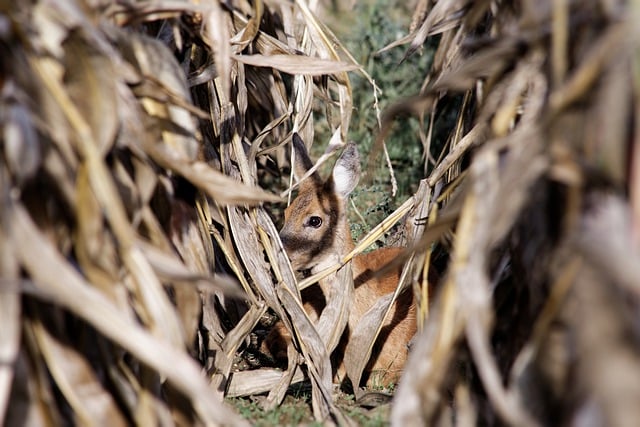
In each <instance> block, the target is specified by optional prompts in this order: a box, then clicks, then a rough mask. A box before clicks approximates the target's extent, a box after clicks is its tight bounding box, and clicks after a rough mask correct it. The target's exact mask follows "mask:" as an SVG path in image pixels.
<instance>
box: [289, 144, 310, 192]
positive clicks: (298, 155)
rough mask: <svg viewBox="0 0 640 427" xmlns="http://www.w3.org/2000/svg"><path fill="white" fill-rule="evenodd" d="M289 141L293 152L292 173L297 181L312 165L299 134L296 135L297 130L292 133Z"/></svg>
mask: <svg viewBox="0 0 640 427" xmlns="http://www.w3.org/2000/svg"><path fill="white" fill-rule="evenodd" d="M291 142H292V144H293V151H294V153H295V155H294V159H293V174H294V175H295V177H296V178H297V179H298V181H299V180H300V179H302V177H303V176H304V175H305V174H306V173H307V172H308V171H309V169H311V168H312V167H313V162H312V161H311V158H310V157H309V153H308V152H307V147H306V146H305V145H304V141H303V140H302V138H300V135H298V133H297V132H294V133H293V138H292V141H291Z"/></svg>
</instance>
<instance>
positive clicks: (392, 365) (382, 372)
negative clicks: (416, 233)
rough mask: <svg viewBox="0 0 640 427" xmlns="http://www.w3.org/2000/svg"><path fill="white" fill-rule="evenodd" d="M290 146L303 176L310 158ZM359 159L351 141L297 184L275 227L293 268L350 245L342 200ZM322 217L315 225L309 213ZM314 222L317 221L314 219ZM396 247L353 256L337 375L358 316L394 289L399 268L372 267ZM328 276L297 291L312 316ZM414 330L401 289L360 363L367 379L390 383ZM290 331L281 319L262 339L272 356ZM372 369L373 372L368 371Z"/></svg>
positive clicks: (407, 296) (316, 263) (320, 262)
mask: <svg viewBox="0 0 640 427" xmlns="http://www.w3.org/2000/svg"><path fill="white" fill-rule="evenodd" d="M294 148H295V149H296V155H297V156H299V158H300V159H301V161H300V162H299V166H298V169H296V175H297V176H302V175H303V174H304V173H305V172H306V170H307V169H308V167H309V165H310V164H311V161H310V160H309V158H308V155H307V154H306V149H305V148H304V145H303V144H302V143H301V141H300V140H298V141H296V140H295V137H294ZM358 175H359V159H358V154H357V150H355V147H354V146H348V147H347V148H346V149H345V151H344V152H343V154H342V156H341V158H340V159H338V161H337V162H336V166H335V167H334V173H333V176H332V177H330V178H329V179H328V180H327V181H326V182H324V183H323V182H322V180H321V179H320V177H319V176H318V175H317V174H313V175H312V176H310V177H309V179H307V180H305V181H304V182H303V183H302V185H301V186H300V190H299V195H298V197H297V198H296V199H295V200H294V201H293V202H292V203H291V205H290V206H289V207H288V208H287V209H286V211H285V225H284V227H283V228H282V231H281V232H280V237H281V240H282V243H283V245H284V247H285V250H286V251H287V254H288V255H289V259H290V260H291V265H292V267H293V268H294V269H295V270H311V272H312V273H316V272H318V271H321V270H323V269H324V268H326V267H328V266H330V265H333V264H335V263H336V262H338V261H339V260H340V259H341V258H342V257H343V256H344V255H346V254H347V253H349V252H350V251H351V250H352V249H353V248H354V243H353V239H352V237H351V232H350V229H349V223H348V221H347V215H346V210H347V200H348V195H349V193H350V192H351V191H352V190H353V188H354V187H355V185H356V183H357V179H358ZM312 217H317V218H320V220H321V226H319V227H314V226H312V225H310V224H313V222H312V220H311V218H312ZM316 222H317V221H316ZM401 250H402V249H401V248H383V249H378V250H375V251H372V252H369V253H366V254H363V255H359V256H357V257H355V258H354V259H353V264H352V270H353V277H354V302H353V309H352V310H351V312H350V313H349V320H348V324H347V329H346V330H345V333H344V335H343V337H342V339H341V342H340V344H339V345H338V348H337V349H336V350H335V351H334V354H333V355H332V364H333V367H334V372H335V373H336V376H337V377H338V379H340V380H341V379H343V378H344V375H345V370H344V363H343V356H344V350H345V348H346V345H347V343H348V340H349V337H350V333H351V331H352V330H353V329H354V327H355V326H356V325H357V324H358V323H359V322H360V319H361V318H362V316H363V315H364V314H365V313H366V312H367V310H369V308H371V306H372V305H373V304H374V303H375V302H376V301H377V300H378V299H379V298H381V297H382V296H384V295H386V294H389V293H391V292H393V291H394V290H395V288H396V286H397V285H398V281H399V278H400V269H397V270H395V271H390V272H389V273H387V274H385V275H384V276H379V275H377V274H376V272H377V271H378V270H379V269H380V268H381V267H383V266H385V265H386V264H387V263H389V262H390V261H391V260H393V259H394V258H395V257H396V256H398V254H399V253H400V251H401ZM329 282H330V280H329V279H325V280H322V281H320V282H319V283H318V284H317V285H314V286H311V287H309V288H307V289H305V290H304V291H303V292H302V300H303V303H304V308H305V310H306V311H307V313H308V314H309V316H310V318H311V319H312V320H316V319H318V318H319V316H320V313H321V311H322V309H323V308H324V306H325V305H326V300H325V297H324V296H325V295H326V290H327V286H329ZM415 331H416V310H415V305H414V303H413V295H412V293H411V291H407V292H404V293H403V294H402V295H401V296H400V297H399V298H398V300H397V301H396V302H395V304H394V306H393V308H392V310H391V312H390V313H389V315H388V317H387V318H386V319H385V322H384V325H383V328H382V331H381V333H380V335H379V337H378V339H377V341H376V343H375V345H374V352H373V354H372V357H371V359H370V361H369V363H368V365H367V367H366V369H365V372H364V375H363V380H364V381H367V383H369V384H372V383H377V384H388V383H395V382H397V380H398V377H399V375H400V373H401V372H402V369H403V367H404V364H405V362H406V359H407V351H408V347H407V346H408V343H409V340H411V338H412V337H413V335H414V334H415ZM290 339H291V337H290V336H289V334H288V332H287V331H286V330H285V328H284V326H283V325H282V324H277V325H276V327H275V328H274V329H273V330H272V332H271V333H270V334H269V336H268V337H267V339H266V340H265V343H264V346H263V348H266V349H267V350H269V352H270V353H271V354H272V355H273V356H274V357H276V358H283V356H284V358H286V345H287V342H289V341H290ZM372 374H374V375H372Z"/></svg>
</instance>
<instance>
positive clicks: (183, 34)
mask: <svg viewBox="0 0 640 427" xmlns="http://www.w3.org/2000/svg"><path fill="white" fill-rule="evenodd" d="M311 3H312V4H308V3H307V2H305V1H302V0H299V1H294V2H282V1H265V2H262V1H254V2H248V1H227V2H217V1H210V2H197V1H191V2H174V1H160V0H158V1H149V2H136V1H119V2H110V1H99V0H98V1H86V0H85V1H83V0H47V1H36V2H30V3H27V2H15V1H8V0H4V1H0V51H1V56H0V58H1V59H0V60H1V61H2V62H1V63H0V91H1V98H0V102H1V107H0V123H1V128H2V134H1V135H2V137H1V139H0V141H1V144H0V147H1V148H2V152H1V154H0V197H1V198H2V202H1V203H0V277H1V279H0V324H1V325H2V327H1V328H0V419H2V420H3V424H4V425H17V424H20V425H22V424H26V425H52V424H53V425H58V424H78V425H94V424H95V425H102V424H107V423H108V424H109V425H128V424H153V425H160V424H161V425H172V424H180V425H191V424H211V425H216V424H228V425H242V424H243V423H246V422H245V421H243V420H242V418H241V417H240V416H239V415H238V414H237V413H236V412H235V411H234V410H233V409H231V408H230V407H229V406H228V405H227V404H226V403H224V397H231V396H247V395H257V394H260V393H268V394H267V397H266V398H265V399H264V401H263V402H262V405H263V406H264V407H266V408H273V407H276V406H277V405H278V404H279V403H280V402H282V400H283V399H284V397H285V394H286V392H287V390H288V387H289V385H290V384H291V383H292V382H297V381H301V380H303V379H305V378H306V379H307V380H308V381H309V382H310V385H311V390H312V392H311V395H312V398H311V401H312V408H313V416H314V417H315V419H316V420H320V421H332V422H336V423H339V424H349V423H352V420H350V419H349V417H348V416H346V415H345V413H344V411H342V410H341V409H340V407H338V406H337V405H336V402H335V401H334V395H333V390H332V384H331V366H330V362H329V357H328V356H329V355H328V352H327V351H326V348H327V347H331V346H332V343H335V342H336V340H337V339H338V338H339V336H340V333H341V329H340V325H344V316H345V310H346V309H348V301H349V295H350V290H351V286H350V285H351V283H350V282H351V279H350V277H351V274H350V272H349V267H348V265H349V264H348V261H349V260H350V258H351V256H352V255H353V253H352V254H350V255H349V256H347V257H346V258H345V259H344V260H343V265H345V266H346V268H341V269H339V268H340V267H341V265H338V266H335V268H333V269H331V271H330V272H327V273H332V272H335V271H338V274H339V275H341V281H342V283H343V284H344V285H345V286H342V287H339V289H337V290H336V294H335V295H333V296H332V301H329V307H331V309H330V310H325V311H326V313H323V315H322V317H321V318H320V320H319V323H318V325H316V326H317V327H314V325H312V324H311V322H310V321H309V319H308V318H307V316H306V315H305V313H304V311H303V309H302V307H301V305H300V303H299V299H298V298H299V290H298V289H299V288H301V287H305V286H307V285H309V284H310V283H313V281H314V280H317V277H312V278H306V279H304V280H302V281H300V282H298V283H296V279H295V277H294V273H293V271H291V268H290V266H289V264H288V262H287V259H286V257H285V255H284V253H283V250H282V246H281V243H280V241H279V239H278V233H277V230H276V227H275V226H274V225H273V222H272V219H271V218H270V216H269V215H268V213H267V211H266V210H265V206H266V205H265V204H264V202H279V201H281V200H282V199H283V198H285V199H286V198H287V197H288V195H289V191H290V190H288V189H289V188H290V187H291V186H293V185H294V183H293V182H291V181H289V182H288V181H287V180H288V170H289V168H290V155H291V152H290V148H289V147H290V145H289V144H288V142H289V141H290V138H291V134H292V132H294V131H295V132H298V133H300V134H301V135H302V137H303V139H304V140H306V141H312V140H313V133H314V103H317V102H318V101H321V102H322V105H323V108H325V114H324V116H325V117H326V119H327V121H328V127H329V128H330V129H331V130H332V132H333V133H334V137H333V138H332V140H331V142H330V143H329V144H328V146H327V149H326V156H323V157H322V158H321V160H320V161H321V162H322V161H325V160H326V159H328V158H329V157H330V156H331V154H332V153H334V152H335V151H337V150H339V149H340V148H341V147H342V145H343V144H344V141H346V140H347V134H348V131H349V127H350V116H351V108H352V107H351V104H352V102H351V87H350V83H349V75H348V72H350V71H351V72H362V70H361V69H360V68H359V66H358V65H357V64H356V63H355V62H354V61H353V60H352V59H351V56H350V54H349V53H348V52H346V51H344V49H342V47H341V45H340V42H339V41H338V40H337V39H336V38H335V37H334V36H333V35H332V34H331V32H330V31H329V30H328V28H327V27H326V26H325V25H324V24H323V23H322V22H321V21H320V20H318V19H317V18H316V16H317V15H316V13H315V12H316V9H315V8H316V7H318V5H317V2H311ZM416 3H417V7H416V8H415V10H416V14H415V16H414V20H413V24H412V25H411V28H410V29H409V34H408V36H406V37H405V38H403V39H401V40H398V42H397V43H396V44H394V45H392V46H388V47H386V49H402V48H403V47H401V46H405V47H404V48H405V49H407V55H412V54H416V53H417V52H418V51H420V49H422V48H423V46H424V44H425V40H427V38H429V37H437V38H438V39H439V42H438V47H437V51H436V54H435V59H434V64H433V66H432V68H431V71H430V72H429V73H428V74H427V75H426V76H416V78H421V79H422V78H424V85H423V90H422V91H421V93H419V94H416V95H415V96H413V97H411V98H409V99H403V100H399V101H398V103H397V104H395V105H394V106H393V107H391V108H390V109H388V111H386V112H385V114H384V115H383V117H382V121H381V129H380V132H379V133H378V140H377V144H376V147H374V150H372V153H371V159H374V158H376V156H378V155H380V153H383V152H384V150H383V148H384V146H383V140H384V138H385V137H386V136H388V135H389V134H390V133H391V132H394V126H393V125H394V119H395V118H396V117H398V116H400V115H412V116H415V117H416V118H417V119H418V120H420V121H421V123H422V124H423V126H422V132H421V133H420V134H419V135H416V140H415V141H416V142H415V143H416V144H419V143H421V144H422V146H423V147H424V150H425V152H427V153H429V152H431V156H429V155H426V156H425V158H426V160H425V161H426V162H431V163H428V164H426V165H425V170H428V171H429V173H428V175H427V176H425V178H424V179H423V180H422V181H421V182H420V187H419V190H418V192H417V193H416V194H415V195H414V196H413V197H411V198H409V199H408V200H406V201H405V202H404V203H402V204H401V206H400V208H398V210H397V211H396V212H395V213H394V214H392V215H390V216H389V217H388V218H387V219H386V220H385V221H383V223H382V224H381V225H380V227H378V228H376V229H374V230H373V231H372V232H371V233H369V236H367V237H365V239H363V242H362V243H361V244H358V245H357V247H356V249H355V251H354V253H357V252H359V251H362V250H364V249H365V248H366V247H367V246H369V244H370V243H371V242H372V241H374V240H375V239H376V238H377V237H379V236H380V235H381V234H382V233H383V232H384V231H385V230H387V229H388V228H389V227H391V226H393V225H394V224H395V223H397V222H399V221H403V222H404V224H405V235H406V245H407V247H408V250H407V252H406V256H405V257H403V258H402V260H398V262H400V261H402V262H403V263H404V274H403V279H402V280H401V283H400V286H399V289H400V288H402V287H406V286H410V287H412V288H413V291H414V292H415V295H416V296H417V298H418V300H419V309H420V312H421V313H422V314H423V316H422V318H421V320H420V322H419V327H420V332H419V333H418V335H417V336H416V338H415V342H414V344H413V348H412V353H411V357H410V361H409V364H408V365H407V367H406V374H405V375H404V376H403V379H402V380H401V382H400V384H399V385H398V387H397V389H396V390H395V396H394V400H393V402H392V406H391V422H392V423H393V424H395V425H402V426H405V425H435V424H442V425H449V424H456V425H475V424H477V423H479V424H488V425H493V424H498V425H501V424H508V425H519V426H520V425H548V424H551V425H557V424H576V425H581V424H583V423H588V424H591V423H595V424H597V425H628V424H630V423H633V420H637V419H638V418H640V414H637V411H638V406H637V405H636V403H637V402H638V401H639V400H640V382H638V381H637V378H638V375H640V357H639V356H640V355H639V353H638V336H639V334H638V332H639V331H638V321H637V313H638V304H639V300H638V284H639V283H640V273H638V272H637V269H638V267H637V265H639V263H638V262H637V260H638V257H639V256H640V255H639V254H638V250H637V248H638V225H637V223H638V218H639V210H640V202H639V200H640V198H639V196H640V188H636V184H637V183H638V182H639V181H638V177H637V174H638V161H639V160H638V159H639V157H638V152H640V151H639V150H638V149H637V146H638V142H637V139H638V135H640V132H639V131H638V129H637V127H638V124H639V123H640V117H638V114H639V113H638V112H639V111H640V110H639V107H638V99H639V93H640V92H639V91H640V77H638V76H639V75H640V74H639V73H638V71H639V68H638V67H639V65H638V64H640V62H639V61H638V59H639V57H638V52H639V51H640V50H639V44H640V33H639V28H640V27H639V26H638V25H637V23H638V22H640V8H639V6H638V4H636V2H625V1H595V0H594V1H564V0H563V1H510V2H509V1H504V2H500V1H465V0H440V1H437V2H432V1H427V0H420V1H418V2H416ZM456 102H457V103H459V105H460V107H459V111H458V114H457V120H456V122H455V123H454V125H453V126H452V129H451V130H450V133H449V135H450V137H449V139H448V140H447V141H446V144H444V148H443V149H442V150H441V152H437V151H438V150H437V149H436V147H439V145H438V144H435V143H434V141H432V136H433V135H432V129H433V119H431V118H435V117H438V113H439V112H440V111H442V109H445V108H449V107H450V106H451V105H458V104H455V103H456ZM318 142H319V141H317V142H316V143H318ZM434 158H435V159H436V160H432V159H434ZM430 269H436V270H438V273H439V276H440V278H441V280H440V283H439V286H438V291H437V292H436V294H435V295H429V292H428V287H427V280H426V278H427V277H428V276H429V270H430ZM397 294H398V292H396V294H394V295H390V296H389V297H387V298H385V299H383V300H381V301H380V302H379V303H378V304H376V305H375V306H374V307H373V309H372V310H371V312H370V313H369V314H368V315H367V317H366V321H363V322H362V327H361V328H359V329H358V330H357V331H355V334H356V337H357V342H358V343H359V344H358V345H359V348H360V351H358V352H352V353H353V356H354V357H351V358H350V359H348V360H345V363H346V365H347V371H348V372H349V374H350V376H351V377H352V378H359V377H360V375H361V373H362V369H363V367H364V360H363V357H362V356H363V354H368V353H369V352H370V351H371V346H372V343H373V341H374V339H375V336H376V335H377V333H378V330H379V326H380V324H381V321H382V318H383V317H384V314H385V313H386V311H387V310H388V307H389V305H390V304H391V302H392V301H393V300H394V299H395V298H396V296H397ZM332 304H334V305H332ZM269 309H270V310H271V311H272V312H274V313H275V314H277V315H278V316H279V317H280V318H281V319H283V321H284V322H285V324H286V325H287V327H288V328H289V329H290V330H291V331H292V333H293V336H294V337H295V340H294V341H295V343H296V344H295V346H292V347H291V348H290V349H289V357H288V360H289V361H290V363H289V366H288V368H287V369H286V370H285V371H280V370H276V369H271V368H266V367H260V368H257V369H252V370H244V371H240V372H234V361H236V359H235V356H236V354H237V353H238V351H239V350H241V349H243V348H245V347H246V346H247V345H249V346H251V345H253V344H254V343H247V341H249V340H250V338H251V337H253V336H254V335H252V334H251V332H252V331H253V330H254V328H255V326H256V325H257V324H258V323H259V322H260V320H261V318H263V316H264V315H265V313H267V311H268V310H269ZM325 343H326V345H325ZM355 395H356V397H357V398H363V393H362V391H361V390H360V389H358V387H355Z"/></svg>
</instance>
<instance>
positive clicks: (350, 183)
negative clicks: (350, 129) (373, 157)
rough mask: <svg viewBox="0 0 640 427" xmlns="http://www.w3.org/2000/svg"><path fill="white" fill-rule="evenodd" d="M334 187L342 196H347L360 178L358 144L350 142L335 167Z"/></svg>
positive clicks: (333, 175)
mask: <svg viewBox="0 0 640 427" xmlns="http://www.w3.org/2000/svg"><path fill="white" fill-rule="evenodd" d="M332 179H333V189H334V190H335V192H336V193H337V194H338V195H339V196H341V197H342V198H346V197H347V196H348V195H349V194H351V192H352V191H353V189H354V188H356V185H358V180H359V179H360V155H359V154H358V148H357V147H356V144H353V143H349V144H347V146H346V147H345V149H344V151H343V152H342V154H341V155H340V158H338V160H337V161H336V164H335V166H334V167H333V174H332Z"/></svg>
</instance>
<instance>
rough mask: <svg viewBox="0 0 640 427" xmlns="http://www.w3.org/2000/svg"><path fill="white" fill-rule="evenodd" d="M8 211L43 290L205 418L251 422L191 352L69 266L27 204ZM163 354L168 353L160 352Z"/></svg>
mask: <svg viewBox="0 0 640 427" xmlns="http://www.w3.org/2000/svg"><path fill="white" fill-rule="evenodd" d="M9 211H10V212H9V213H8V214H9V215H8V220H9V223H10V224H11V227H10V229H11V230H12V233H13V234H12V236H11V239H12V240H13V241H17V240H19V241H20V242H21V243H20V244H15V246H14V247H16V248H17V254H16V255H17V257H18V259H19V260H20V263H21V265H22V266H23V267H24V268H25V270H27V271H28V272H29V273H30V275H31V277H33V280H34V283H35V284H36V286H37V287H38V288H40V289H42V291H43V294H44V295H55V298H56V299H55V302H56V303H58V304H60V305H62V306H63V307H66V308H67V309H68V310H69V311H71V312H72V313H74V314H75V315H77V316H78V317H80V318H81V319H84V320H85V321H87V322H88V323H89V324H91V325H92V326H93V327H95V328H96V329H97V330H98V331H100V332H101V333H102V334H104V335H105V336H106V337H108V338H110V339H111V340H113V341H114V342H116V343H118V344H119V345H121V346H122V347H124V348H126V349H128V351H129V352H131V354H132V355H133V356H134V357H136V358H137V359H139V360H140V361H142V362H143V363H145V364H147V365H148V366H150V367H152V368H154V369H156V370H157V371H158V372H160V373H161V374H162V375H164V376H166V378H167V379H168V380H169V381H170V382H171V383H172V384H173V385H174V386H175V387H176V388H177V389H178V390H180V391H181V392H182V393H184V395H185V396H187V397H188V398H189V399H190V400H191V402H192V403H193V405H194V408H195V409H196V411H197V412H198V414H199V416H200V417H201V418H202V420H203V421H204V422H210V423H223V424H224V423H227V422H233V423H239V425H248V424H247V423H246V422H245V421H244V420H241V419H239V418H238V417H237V416H235V415H234V414H233V413H232V412H231V411H230V410H229V409H228V408H226V407H225V406H224V405H223V404H222V403H220V402H219V401H218V400H216V399H213V394H212V393H211V390H210V389H209V385H208V384H207V382H206V381H205V379H204V377H203V375H202V374H201V372H200V369H199V367H198V366H197V365H196V363H195V362H194V361H193V360H192V359H191V358H190V357H189V356H188V355H187V354H186V353H184V352H182V351H178V350H176V349H175V348H174V347H173V346H171V345H169V343H167V342H166V341H163V340H161V339H158V338H154V337H153V336H151V335H150V334H149V333H148V332H146V331H145V330H143V329H142V328H141V327H140V326H138V325H136V324H133V323H131V322H129V321H127V320H125V319H126V317H124V316H122V315H121V313H120V312H119V311H118V310H117V309H116V308H115V307H114V306H113V304H112V303H111V302H110V301H108V300H107V299H106V298H105V297H104V296H102V295H101V294H100V293H99V292H97V291H96V290H94V289H93V288H92V287H91V286H90V285H89V284H88V283H86V282H85V281H84V280H83V279H82V278H81V277H80V276H79V274H78V273H77V272H76V271H74V270H72V269H71V268H70V267H69V266H68V265H67V263H66V262H65V260H64V259H63V258H62V256H61V255H60V254H59V253H58V252H57V251H56V249H55V248H54V247H52V246H51V245H50V244H49V243H47V242H48V239H47V238H45V237H44V236H43V235H42V234H41V233H40V232H39V231H38V229H37V227H36V226H35V224H33V222H32V221H31V219H30V217H29V214H28V213H27V212H26V211H25V210H24V208H22V207H21V206H20V205H12V206H11V207H10V209H9ZM53 272H55V273H53ZM159 354H162V355H163V357H158V355H159Z"/></svg>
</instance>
